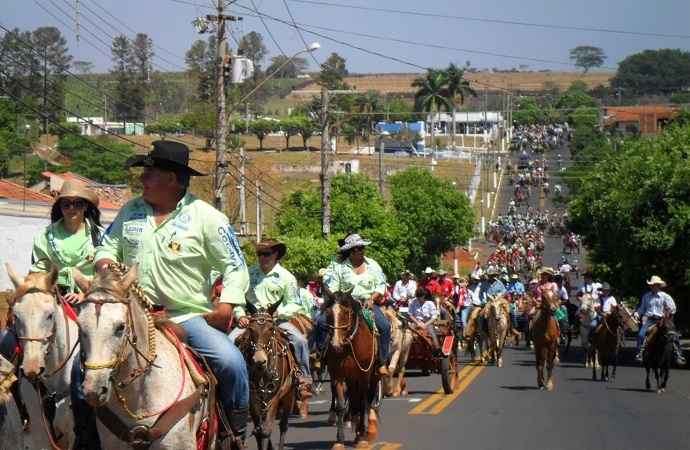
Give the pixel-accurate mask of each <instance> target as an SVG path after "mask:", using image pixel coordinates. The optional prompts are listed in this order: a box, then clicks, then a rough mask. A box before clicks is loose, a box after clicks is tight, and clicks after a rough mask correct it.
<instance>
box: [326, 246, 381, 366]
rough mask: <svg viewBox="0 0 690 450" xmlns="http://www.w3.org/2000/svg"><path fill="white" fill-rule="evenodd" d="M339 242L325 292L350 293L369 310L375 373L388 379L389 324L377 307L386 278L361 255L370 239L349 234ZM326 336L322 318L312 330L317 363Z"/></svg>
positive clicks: (330, 267)
mask: <svg viewBox="0 0 690 450" xmlns="http://www.w3.org/2000/svg"><path fill="white" fill-rule="evenodd" d="M340 242H342V244H341V245H342V247H340V249H339V250H338V257H337V258H336V259H335V260H334V261H333V262H332V263H331V264H330V265H329V267H328V268H327V269H326V277H325V280H326V282H325V285H324V289H325V290H326V292H327V293H328V294H329V296H330V295H332V294H333V293H334V292H339V291H349V290H352V297H353V298H355V299H360V301H361V302H362V304H363V306H364V308H365V309H366V308H371V310H372V311H373V313H374V321H375V322H376V328H378V330H379V349H380V350H379V369H378V372H379V374H380V375H382V376H389V375H390V374H389V373H388V369H387V367H386V363H387V360H388V348H389V347H390V343H391V324H390V322H389V321H388V318H386V316H385V315H384V314H383V311H381V308H379V306H378V303H379V302H381V301H383V295H384V293H385V291H386V276H385V275H384V274H383V270H381V266H379V264H378V263H377V262H376V261H374V260H373V259H372V258H369V257H367V256H365V255H364V253H365V251H366V247H367V245H369V244H371V241H370V240H369V239H362V238H361V237H360V236H359V234H351V235H349V236H347V237H346V238H345V239H344V240H343V241H340ZM324 305H326V304H324ZM327 334H328V328H327V325H326V316H325V314H322V315H320V316H319V317H318V318H317V324H316V325H315V326H314V336H315V337H314V341H315V345H316V351H317V355H315V356H316V358H317V361H318V360H319V359H320V358H321V356H322V355H323V349H324V346H325V341H326V335H327Z"/></svg>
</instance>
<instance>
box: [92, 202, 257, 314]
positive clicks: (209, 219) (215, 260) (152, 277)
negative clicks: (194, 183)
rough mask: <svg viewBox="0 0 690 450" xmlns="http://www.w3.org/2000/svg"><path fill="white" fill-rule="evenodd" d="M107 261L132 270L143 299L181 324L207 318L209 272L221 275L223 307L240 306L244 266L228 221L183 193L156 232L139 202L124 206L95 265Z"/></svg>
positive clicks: (147, 210) (146, 206)
mask: <svg viewBox="0 0 690 450" xmlns="http://www.w3.org/2000/svg"><path fill="white" fill-rule="evenodd" d="M102 258H110V259H112V260H114V261H121V262H124V263H125V264H127V265H128V266H130V267H132V266H133V265H134V264H135V263H139V271H138V278H139V283H141V286H142V288H143V289H144V292H145V293H146V295H147V296H148V297H149V298H150V299H151V300H152V301H153V302H155V303H159V304H162V305H164V306H165V308H166V310H167V312H168V314H169V315H170V318H171V319H172V320H174V321H175V322H178V323H180V322H184V321H185V320H188V319H190V318H192V317H194V316H195V315H197V314H200V313H204V312H209V311H211V309H212V305H211V303H210V299H209V292H210V287H211V284H212V283H213V281H214V280H213V279H212V271H213V268H216V269H217V270H218V271H219V272H220V273H221V274H222V275H223V291H222V293H221V296H220V302H221V303H230V304H233V305H242V304H244V293H245V292H246V290H247V287H248V286H249V274H248V272H247V265H246V263H245V261H244V257H243V256H242V252H241V250H240V246H239V244H238V242H237V239H236V237H235V233H234V232H233V231H232V228H231V227H230V225H229V223H228V219H227V217H226V216H225V215H224V214H222V213H220V212H219V211H217V210H216V209H214V208H213V207H211V206H210V205H209V204H207V203H205V202H203V201H202V200H200V199H198V198H197V197H196V196H194V195H192V194H190V193H189V191H187V192H186V193H185V196H184V197H183V198H182V199H181V200H180V201H179V202H178V204H177V208H176V209H175V210H174V211H173V212H172V213H171V214H170V217H168V219H167V220H165V222H163V223H161V224H160V225H159V226H156V222H155V220H154V216H153V209H152V207H151V205H150V204H149V203H148V202H146V201H145V200H144V199H143V198H142V197H137V198H134V199H132V200H130V201H129V202H127V203H126V204H125V205H124V206H123V207H122V209H121V210H120V212H119V213H118V215H117V217H115V220H114V221H113V223H112V224H111V225H110V227H108V229H107V230H106V232H105V234H104V235H103V238H102V239H101V245H100V246H99V247H98V248H97V249H96V257H95V259H96V261H98V260H99V259H102Z"/></svg>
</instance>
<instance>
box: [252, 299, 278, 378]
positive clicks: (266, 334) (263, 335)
mask: <svg viewBox="0 0 690 450" xmlns="http://www.w3.org/2000/svg"><path fill="white" fill-rule="evenodd" d="M282 301H283V299H282V298H281V299H280V300H278V301H277V302H275V303H274V304H272V305H271V306H269V307H268V308H257V307H256V306H254V305H253V304H251V303H249V302H247V304H246V308H247V311H249V313H250V314H251V317H250V318H249V324H248V325H247V335H248V336H249V347H250V348H251V349H252V350H253V355H252V360H251V363H252V367H253V368H254V369H256V370H258V371H259V372H263V371H265V370H266V368H267V367H268V364H269V361H270V359H271V358H272V357H275V343H276V333H277V332H278V330H277V328H278V327H277V325H276V322H275V319H274V318H273V315H274V314H275V312H276V311H277V310H278V306H280V304H281V303H282Z"/></svg>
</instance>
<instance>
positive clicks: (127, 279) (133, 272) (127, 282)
mask: <svg viewBox="0 0 690 450" xmlns="http://www.w3.org/2000/svg"><path fill="white" fill-rule="evenodd" d="M138 270H139V263H136V264H134V265H133V266H132V268H131V269H129V271H128V272H127V273H126V274H125V276H124V277H122V279H121V280H120V282H119V283H118V284H119V285H120V288H122V290H123V291H124V292H127V291H128V290H129V288H130V287H131V286H132V284H133V283H134V282H135V281H136V280H137V271H138Z"/></svg>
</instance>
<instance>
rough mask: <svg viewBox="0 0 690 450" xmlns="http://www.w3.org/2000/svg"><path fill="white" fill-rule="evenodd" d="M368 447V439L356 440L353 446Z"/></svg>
mask: <svg viewBox="0 0 690 450" xmlns="http://www.w3.org/2000/svg"><path fill="white" fill-rule="evenodd" d="M368 447H369V441H359V442H357V445H356V446H355V448H368Z"/></svg>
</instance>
